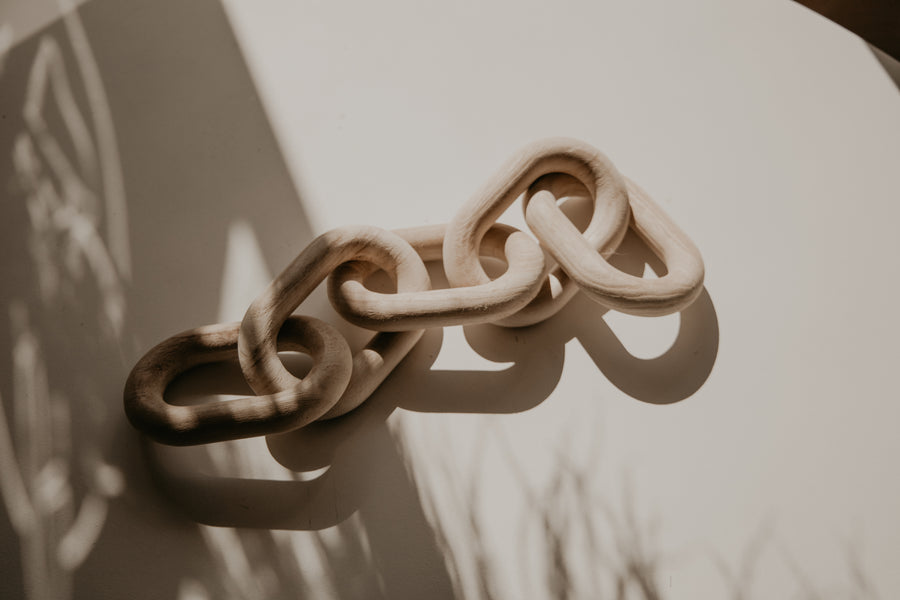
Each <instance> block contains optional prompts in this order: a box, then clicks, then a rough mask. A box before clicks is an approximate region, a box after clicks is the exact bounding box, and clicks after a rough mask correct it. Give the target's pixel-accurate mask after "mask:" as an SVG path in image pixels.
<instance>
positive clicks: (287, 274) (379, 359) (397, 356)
mask: <svg viewBox="0 0 900 600" xmlns="http://www.w3.org/2000/svg"><path fill="white" fill-rule="evenodd" d="M351 260H362V261H367V262H372V263H375V264H376V265H378V266H379V267H381V268H383V269H384V270H386V271H387V272H388V273H389V274H391V275H393V276H394V277H395V280H396V282H397V289H398V291H399V292H401V293H402V292H421V291H425V290H428V289H430V287H431V281H430V279H429V277H428V271H427V269H426V268H425V264H424V263H423V262H422V259H420V258H419V255H418V254H416V252H415V250H413V249H412V247H411V246H410V245H409V244H408V243H407V242H406V241H404V240H403V239H402V238H401V237H399V236H398V235H397V234H395V233H391V232H389V231H386V230H383V229H379V228H377V227H366V226H348V227H341V228H338V229H333V230H331V231H329V232H327V233H324V234H322V235H320V236H319V237H317V238H316V239H314V240H313V241H312V242H311V243H310V244H309V246H307V247H306V248H305V249H304V250H303V251H302V252H301V253H300V254H299V255H298V256H297V258H295V259H294V260H293V261H292V262H291V264H290V265H288V266H287V268H286V269H285V270H284V271H282V272H281V273H280V274H279V275H278V276H277V277H276V278H275V280H274V281H272V283H271V284H270V285H269V286H268V288H266V290H265V291H264V292H263V293H262V294H261V295H260V296H259V297H258V298H257V299H256V300H254V302H253V303H252V304H251V305H250V307H249V308H248V309H247V313H246V314H245V315H244V320H243V322H242V323H241V330H240V335H239V337H238V358H239V359H240V362H241V369H242V371H243V372H244V377H246V379H247V382H248V383H249V384H250V387H251V388H253V390H254V391H255V392H256V393H258V394H266V393H273V392H277V391H279V390H282V389H288V388H290V387H292V386H293V385H295V384H296V383H295V382H296V381H297V379H296V378H295V377H294V376H293V375H291V374H290V373H289V372H288V371H287V369H285V367H284V365H283V364H282V363H281V361H280V360H279V358H278V355H277V353H276V348H275V344H274V340H275V336H276V335H277V332H278V330H279V328H280V327H281V324H282V323H283V322H284V321H285V319H287V317H288V316H289V315H290V314H291V313H292V312H293V311H294V310H296V308H297V307H298V306H299V305H300V303H301V302H303V300H304V299H305V298H306V297H307V296H308V295H309V294H310V293H311V292H312V291H313V289H315V288H316V286H318V285H319V283H321V282H322V281H323V280H324V279H325V278H326V277H327V276H328V274H329V273H331V272H332V271H333V270H334V269H336V268H337V267H338V266H339V265H340V264H341V263H344V262H347V261H351ZM423 333H424V331H423V330H421V329H419V330H414V331H404V332H399V333H377V334H375V337H374V338H373V339H372V340H371V341H370V342H369V344H368V345H367V346H366V347H365V348H363V349H362V350H361V351H359V352H358V353H357V354H356V355H355V356H354V357H353V374H352V376H351V379H350V382H349V384H348V385H347V389H346V391H345V392H344V395H343V396H342V397H341V399H340V400H339V401H338V402H337V404H336V405H335V406H334V407H333V408H332V409H331V410H329V411H328V413H327V414H326V415H325V416H324V418H332V417H336V416H339V415H341V414H344V413H346V412H348V411H350V410H352V409H353V408H356V406H358V405H359V404H361V403H362V402H363V401H365V399H366V398H367V397H368V396H369V394H371V393H372V392H373V391H374V390H375V388H377V387H378V385H380V384H381V382H382V381H383V380H384V378H385V377H387V376H388V375H389V374H390V372H391V371H392V370H393V369H394V367H395V366H396V365H397V363H399V362H400V360H402V359H403V357H404V356H405V355H406V353H408V352H409V350H410V349H411V348H412V347H413V346H414V345H415V344H416V342H418V340H419V339H420V338H421V337H422V334H423Z"/></svg>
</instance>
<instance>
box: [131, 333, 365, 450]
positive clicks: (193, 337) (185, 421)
mask: <svg viewBox="0 0 900 600" xmlns="http://www.w3.org/2000/svg"><path fill="white" fill-rule="evenodd" d="M240 325H241V324H240V323H226V324H218V325H208V326H206V327H198V328H196V329H191V330H189V331H185V332H182V333H179V334H177V335H174V336H172V337H170V338H169V339H167V340H165V341H163V342H162V343H160V344H158V345H157V346H155V347H154V348H152V349H151V350H150V351H149V352H147V354H145V355H144V357H143V358H141V360H140V361H138V363H137V364H136V365H135V366H134V369H132V371H131V374H130V375H129V377H128V381H127V382H126V383H125V392H124V401H125V414H126V415H128V419H129V420H130V421H131V423H132V424H133V425H134V426H135V427H136V428H137V429H139V430H140V431H142V432H144V433H145V434H147V435H148V436H150V437H151V438H153V439H155V440H157V441H159V442H163V443H165V444H172V445H179V446H183V445H192V444H205V443H209V442H218V441H223V440H231V439H237V438H245V437H253V436H258V435H265V434H269V433H278V432H283V431H289V430H292V429H296V428H298V427H302V426H304V425H306V424H308V423H310V422H312V421H313V420H315V419H317V418H319V417H321V416H322V415H323V414H325V413H326V412H327V411H328V410H330V409H331V408H332V407H333V406H334V405H335V403H336V402H337V401H338V399H339V398H340V397H341V394H342V393H343V392H344V389H345V388H346V387H347V383H348V382H349V381H350V376H351V370H352V368H353V367H352V358H351V355H350V348H349V347H348V346H347V342H346V341H345V340H344V337H343V336H342V335H341V334H340V333H339V332H338V331H337V330H335V329H334V328H333V327H331V326H330V325H328V324H327V323H324V322H322V321H320V320H318V319H313V318H311V317H291V318H289V319H287V321H285V323H284V326H283V327H281V330H280V332H279V333H278V340H277V346H278V349H279V350H294V351H300V352H305V353H307V354H310V355H311V356H312V358H313V366H312V368H311V369H310V371H309V373H308V374H307V375H306V377H304V378H303V380H302V381H300V380H298V382H297V384H296V385H293V386H291V387H289V388H287V389H285V390H283V391H278V392H276V393H273V394H268V395H265V396H253V397H248V398H238V399H234V400H224V401H218V402H209V403H207V404H200V405H196V406H174V405H172V404H169V403H167V402H166V401H165V397H164V396H165V390H166V388H167V387H168V385H169V383H171V381H172V380H173V379H174V378H175V377H176V376H177V375H178V374H180V373H183V372H184V371H187V370H188V369H190V368H191V367H194V366H197V365H200V364H204V363H210V362H218V361H225V360H229V359H234V358H237V342H238V331H239V329H240Z"/></svg>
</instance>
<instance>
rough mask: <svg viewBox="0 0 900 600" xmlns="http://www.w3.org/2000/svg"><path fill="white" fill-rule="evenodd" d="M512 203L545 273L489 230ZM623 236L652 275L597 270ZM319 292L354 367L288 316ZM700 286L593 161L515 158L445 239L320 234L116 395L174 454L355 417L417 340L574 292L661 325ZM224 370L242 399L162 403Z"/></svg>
mask: <svg viewBox="0 0 900 600" xmlns="http://www.w3.org/2000/svg"><path fill="white" fill-rule="evenodd" d="M573 178H574V179H573ZM573 193H574V194H583V193H586V194H587V195H588V196H589V197H590V199H591V200H592V202H593V210H592V216H591V220H590V223H589V224H588V226H587V228H586V229H585V231H584V232H583V233H582V232H579V231H578V229H577V228H576V227H575V226H574V225H573V224H572V223H571V221H569V220H568V219H567V218H566V217H565V215H564V214H563V213H562V212H561V211H560V209H559V208H558V200H559V199H560V198H563V197H566V196H569V195H572V194H573ZM523 195H524V210H525V219H526V222H527V223H528V226H529V228H530V229H531V231H532V232H533V233H534V235H535V236H536V237H537V238H538V240H539V241H540V243H541V245H542V246H543V248H544V249H546V251H547V252H548V253H549V254H550V256H551V257H552V260H547V259H546V258H545V255H544V251H543V250H542V249H541V246H538V244H536V243H535V242H534V241H533V240H532V238H531V237H529V236H528V235H526V234H525V233H523V232H521V231H519V230H517V229H515V228H514V227H510V226H508V225H503V224H499V223H497V222H496V220H497V218H498V217H499V216H500V215H501V214H502V213H503V211H504V210H506V208H507V207H508V206H509V205H511V204H512V203H513V202H514V201H515V200H516V199H517V198H518V197H520V196H523ZM629 224H630V226H631V227H632V229H633V230H634V231H635V232H636V233H637V234H638V235H639V236H640V237H641V238H642V239H643V240H644V242H646V244H647V245H648V246H649V247H650V248H651V250H653V252H654V253H656V254H657V256H659V258H660V259H661V260H662V261H663V262H664V263H665V264H666V267H667V269H668V271H667V273H666V274H665V275H664V276H662V277H660V278H657V279H644V278H640V277H634V276H632V275H628V274H626V273H623V272H622V271H619V270H618V269H616V268H615V267H613V266H611V265H610V264H609V263H608V262H607V261H606V257H608V256H609V255H610V254H611V253H613V252H614V251H615V249H616V248H617V247H618V246H619V244H620V243H621V241H622V239H623V237H624V236H625V233H626V231H627V229H628V227H629ZM481 256H490V257H493V258H498V259H501V260H503V261H505V262H506V263H507V265H508V266H507V269H506V271H505V272H504V273H503V274H502V275H501V276H500V277H498V278H496V279H494V280H491V279H490V278H489V277H488V276H487V274H486V273H485V272H484V270H483V268H482V266H481V263H480V260H479V257H481ZM432 260H441V261H442V262H443V265H444V270H445V272H446V274H447V278H448V281H449V283H450V286H451V287H450V288H448V289H441V290H435V289H432V288H431V282H430V279H429V276H428V271H427V269H426V268H425V261H432ZM379 269H382V270H384V271H386V272H387V273H388V274H389V275H390V276H391V277H392V278H393V279H394V281H395V282H396V286H397V291H396V293H391V294H385V293H378V292H374V291H372V290H370V289H368V288H367V287H366V285H365V280H366V278H367V277H368V276H369V275H371V274H372V273H373V272H375V271H377V270H379ZM326 278H327V279H328V280H329V281H328V295H329V298H330V300H331V302H332V304H333V305H334V307H335V309H336V310H337V311H338V313H339V314H340V315H341V316H343V317H344V318H345V319H347V320H348V321H349V322H351V323H353V324H355V325H358V326H360V327H364V328H366V329H370V330H373V331H375V332H377V333H375V335H374V337H373V338H372V339H371V341H370V342H369V343H368V344H367V345H366V346H365V347H364V348H363V349H362V350H360V351H359V352H357V353H356V354H355V355H353V354H351V351H350V349H349V347H348V345H347V342H346V341H345V340H344V338H343V337H342V336H341V334H340V333H338V332H337V331H336V330H335V329H334V328H333V327H331V326H330V325H328V324H326V323H324V322H322V321H319V320H318V319H314V318H311V317H297V316H291V315H292V313H293V312H294V311H295V310H297V308H298V307H300V305H301V303H302V302H303V300H304V299H305V298H306V297H307V296H309V294H310V293H311V292H312V290H313V289H315V288H316V287H317V286H318V285H319V284H320V283H321V282H322V281H324V280H325V279H326ZM702 285H703V261H702V259H701V258H700V253H699V251H698V250H697V248H696V247H695V246H694V244H693V243H692V242H691V240H690V239H689V238H688V237H687V236H686V235H685V234H684V233H683V232H682V231H681V230H680V229H679V228H678V227H677V226H676V225H675V224H674V223H673V222H672V220H671V219H670V218H669V217H668V216H667V215H666V214H665V212H664V211H663V210H662V209H661V208H660V207H659V206H658V205H657V204H656V203H655V202H653V200H652V199H651V198H650V196H649V195H648V194H647V193H646V192H644V191H643V190H641V189H640V188H639V187H638V186H637V185H636V184H634V183H633V182H631V181H630V180H627V179H625V178H624V177H622V175H620V174H619V172H618V171H617V170H616V168H615V167H614V166H613V164H612V162H610V160H609V159H608V158H606V157H605V156H604V155H603V154H602V153H600V152H599V151H597V150H596V149H594V148H592V147H590V146H588V145H586V144H583V143H581V142H578V141H575V140H568V139H551V140H545V141H541V142H538V143H535V144H532V145H531V146H529V147H527V148H525V149H524V150H523V151H522V152H520V153H519V154H518V155H517V156H516V157H515V158H514V159H513V160H512V161H511V162H510V163H508V164H507V165H506V166H505V167H504V168H502V169H501V170H500V171H499V173H498V174H497V175H496V176H495V177H494V178H493V179H492V180H491V181H490V182H488V184H487V185H486V186H485V187H484V188H483V189H482V191H481V192H479V193H478V194H476V195H475V196H474V197H473V198H472V199H471V200H470V201H469V202H468V203H466V204H465V205H463V206H462V207H461V208H460V210H459V211H458V212H457V214H456V216H455V217H454V218H453V220H452V221H450V223H448V224H447V225H438V226H429V227H419V228H412V229H403V230H398V231H394V232H391V231H386V230H383V229H379V228H376V227H367V226H349V227H341V228H338V229H334V230H332V231H329V232H326V233H324V234H322V235H320V236H319V237H317V238H316V239H314V240H313V241H312V242H311V243H310V244H309V245H308V246H307V247H306V248H305V249H304V250H303V251H302V252H301V253H300V254H299V255H298V256H297V258H295V259H294V260H293V261H292V262H291V263H290V264H289V265H288V266H287V267H286V268H285V270H284V271H282V272H281V274H279V275H278V276H277V277H276V278H275V279H274V281H272V283H271V284H270V285H269V286H268V288H266V290H265V291H264V292H263V293H262V294H261V295H260V296H259V297H258V298H257V299H256V300H255V301H254V302H253V303H252V304H251V305H250V307H249V308H248V309H247V313H246V314H245V315H244V319H243V321H242V322H240V323H231V324H220V325H210V326H206V327H199V328H196V329H192V330H189V331H186V332H183V333H180V334H177V335H175V336H172V337H171V338H169V339H167V340H165V341H163V342H162V343H160V344H158V345H157V346H155V347H154V348H152V349H151V350H150V351H149V352H148V353H147V354H146V355H145V356H144V357H143V358H142V359H141V360H140V361H138V363H137V364H136V365H135V367H134V369H133V370H132V372H131V375H130V376H129V378H128V381H127V383H126V385H125V393H124V400H125V412H126V414H127V415H128V418H129V419H130V421H131V423H132V424H133V425H134V426H135V427H136V428H137V429H139V430H140V431H142V432H143V433H145V434H147V435H148V436H150V437H151V438H153V439H155V440H157V441H160V442H163V443H166V444H174V445H184V444H201V443H208V442H214V441H221V440H228V439H236V438H243V437H251V436H258V435H265V434H268V433H275V432H283V431H288V430H291V429H296V428H299V427H303V426H304V425H307V424H309V423H311V422H312V421H314V420H317V419H329V418H333V417H337V416H340V415H343V414H345V413H347V412H349V411H351V410H353V409H354V408H356V407H357V406H359V405H360V404H362V403H363V402H364V401H365V400H366V399H367V398H368V397H369V395H370V394H371V393H372V392H373V391H374V390H375V389H376V388H377V387H378V386H379V385H380V384H381V382H382V381H384V379H385V378H386V377H387V376H388V375H389V374H390V373H391V371H392V370H393V369H394V367H395V366H396V365H397V364H398V363H399V362H400V361H401V360H402V359H403V357H404V356H406V354H407V353H408V352H409V351H410V350H411V349H412V347H413V346H415V344H416V343H417V342H418V341H419V339H420V338H421V337H422V334H423V333H424V331H425V329H426V328H429V327H446V326H450V325H467V324H473V323H486V322H490V323H495V324H497V325H501V326H506V327H522V326H527V325H532V324H534V323H538V322H540V321H543V320H545V319H547V318H549V317H550V316H552V315H553V314H555V313H556V312H557V311H559V310H560V309H561V308H562V307H563V306H564V305H565V304H566V302H568V301H569V300H570V299H571V298H572V296H573V295H574V294H575V293H576V292H577V291H578V290H582V291H583V292H585V293H586V294H587V295H588V296H589V297H590V298H592V299H593V300H595V301H597V302H598V303H600V304H602V305H604V306H606V307H609V308H612V309H615V310H619V311H622V312H627V313H631V314H636V315H664V314H669V313H673V312H677V311H680V310H683V309H684V308H685V307H687V306H688V305H689V304H690V303H691V302H693V301H694V299H696V297H697V296H698V294H699V293H700V291H701V289H702ZM279 349H281V350H299V351H303V352H306V353H308V354H310V355H311V356H312V358H313V366H312V369H311V370H310V372H309V373H308V374H307V375H306V376H305V377H303V378H302V379H298V378H297V377H294V376H293V375H292V374H291V373H289V372H288V371H287V369H286V368H285V367H284V365H283V364H282V363H281V361H280V359H279V358H278V354H277V352H278V350H279ZM235 357H237V358H238V360H239V361H240V366H241V370H242V372H243V374H244V377H245V378H246V380H247V382H248V383H249V384H250V387H251V388H252V389H253V391H254V392H255V393H256V394H258V395H257V396H253V397H248V398H238V399H234V400H225V401H221V402H212V403H206V404H202V405H199V406H174V405H171V404H169V403H167V402H166V401H165V398H164V393H165V390H166V387H167V386H168V384H169V383H170V382H171V381H172V379H173V378H174V377H175V376H176V375H178V374H179V373H181V372H183V371H185V370H187V369H188V368H190V367H192V366H195V365H198V364H201V363H206V362H213V361H220V360H226V359H229V358H235Z"/></svg>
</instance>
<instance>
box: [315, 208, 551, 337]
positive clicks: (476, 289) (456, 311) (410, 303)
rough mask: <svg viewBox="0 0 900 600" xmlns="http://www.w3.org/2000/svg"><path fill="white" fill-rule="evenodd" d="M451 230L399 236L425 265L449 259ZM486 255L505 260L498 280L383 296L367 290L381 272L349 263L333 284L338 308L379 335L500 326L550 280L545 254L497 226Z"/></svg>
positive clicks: (412, 230)
mask: <svg viewBox="0 0 900 600" xmlns="http://www.w3.org/2000/svg"><path fill="white" fill-rule="evenodd" d="M445 232H446V226H445V225H431V226H426V227H414V228H410V229H401V230H397V231H395V233H397V234H398V235H399V236H400V237H402V238H403V239H405V240H406V241H407V242H409V244H410V245H411V246H412V247H413V248H414V249H415V250H416V252H417V253H418V254H419V256H420V257H421V258H422V259H423V260H429V261H433V260H440V259H441V258H442V257H443V242H444V235H445ZM480 254H481V255H482V256H490V257H492V258H497V259H499V260H502V261H505V262H506V263H507V264H508V267H507V269H506V271H505V272H504V273H503V274H502V275H501V276H500V277H498V278H497V279H494V280H492V281H489V282H488V283H485V284H482V285H476V286H467V287H459V288H449V289H442V290H429V291H426V292H414V293H396V294H382V293H378V292H373V291H371V290H369V289H368V288H366V287H365V284H364V281H365V279H366V277H368V276H369V275H371V274H372V273H373V272H374V271H375V270H376V267H375V266H374V265H372V264H371V263H361V262H351V263H345V264H343V265H341V266H340V267H338V268H337V269H335V271H334V272H333V273H332V275H331V277H329V279H328V295H329V297H330V298H331V303H332V304H333V305H334V307H335V309H336V310H337V311H338V312H339V313H340V314H341V316H343V317H344V318H345V319H347V320H348V321H350V322H351V323H353V324H355V325H359V326H360V327H364V328H366V329H373V330H376V331H406V330H409V329H419V328H424V327H448V326H451V325H471V324H475V323H486V322H489V321H496V320H498V319H502V318H503V317H506V316H508V315H511V314H513V313H515V312H517V311H519V310H521V309H522V308H523V307H524V306H525V305H526V304H528V303H529V302H530V301H531V299H532V298H534V296H535V295H536V294H537V293H538V290H539V289H540V287H541V284H542V283H543V280H544V277H543V276H544V272H545V269H544V253H543V251H542V250H541V249H540V248H539V247H538V245H537V244H535V243H534V242H533V241H532V240H531V238H530V237H528V236H527V235H525V234H524V233H522V232H521V231H519V230H518V229H516V228H515V227H510V226H509V225H500V224H494V225H493V226H492V227H491V228H490V229H489V230H488V231H487V233H486V234H485V236H484V238H483V239H482V243H481V250H480Z"/></svg>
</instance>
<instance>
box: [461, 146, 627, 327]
mask: <svg viewBox="0 0 900 600" xmlns="http://www.w3.org/2000/svg"><path fill="white" fill-rule="evenodd" d="M550 173H565V174H568V175H571V176H573V177H575V178H576V179H578V180H579V181H580V182H581V183H582V184H583V185H584V187H585V188H586V189H587V191H588V193H589V194H590V195H591V197H592V198H594V199H595V202H594V210H593V215H592V217H591V222H590V223H589V224H588V226H587V229H585V231H584V234H583V236H582V235H581V234H579V236H581V237H583V240H584V242H585V243H586V244H588V245H589V246H592V247H593V248H595V249H599V251H601V252H611V251H613V250H614V249H615V248H616V247H618V245H619V243H621V241H622V238H623V237H624V236H625V233H626V231H627V229H628V220H629V214H630V211H629V208H628V193H627V192H626V190H625V182H624V180H623V178H622V176H621V175H620V174H619V172H618V171H617V170H616V168H615V166H614V165H613V164H612V162H610V160H609V159H608V158H606V156H604V155H603V153H601V152H600V151H598V150H597V149H596V148H593V147H591V146H589V145H587V144H584V143H582V142H579V141H578V140H570V139H565V138H554V139H548V140H543V141H540V142H537V143H535V144H532V145H530V146H528V147H527V148H525V149H523V150H522V151H521V152H520V153H519V154H518V155H517V156H516V157H515V158H514V159H513V160H512V161H511V162H509V163H508V164H507V165H505V166H504V167H503V168H502V169H501V170H500V171H499V172H498V174H497V175H496V176H495V177H494V178H493V179H491V181H490V182H488V184H487V185H486V186H485V187H484V188H482V190H481V191H480V192H479V193H478V194H476V195H475V196H474V197H473V198H472V199H471V200H469V201H468V202H467V203H466V204H465V205H464V206H462V207H461V208H460V210H458V211H457V213H456V215H455V216H454V218H453V220H451V221H450V223H449V224H448V226H447V234H446V237H445V239H444V269H445V271H446V273H447V279H448V280H449V282H450V284H451V285H452V286H453V287H465V286H475V285H481V284H485V283H487V282H488V281H490V279H489V278H488V276H487V274H486V273H485V272H484V269H483V268H482V267H481V264H480V262H479V260H478V253H479V248H480V246H481V239H482V238H483V236H484V234H485V233H487V231H488V229H489V228H490V226H491V225H492V224H493V223H494V222H496V220H497V218H498V217H500V215H501V214H502V213H503V211H505V210H506V209H507V208H508V207H509V206H510V205H511V204H512V203H513V202H514V201H515V200H516V199H517V198H518V197H519V196H520V195H522V194H523V193H524V192H525V191H526V190H527V189H528V187H529V186H530V185H531V184H532V183H533V182H534V181H535V180H537V179H539V178H540V177H541V176H543V175H547V174H550ZM595 251H596V250H595ZM548 271H549V268H548ZM545 279H546V278H545ZM561 291H562V287H561V286H552V285H551V282H550V281H549V280H547V281H545V282H544V283H543V287H542V289H541V291H540V293H539V295H538V300H537V301H536V304H535V306H534V308H529V307H526V308H524V309H523V311H522V312H520V314H518V315H514V316H512V317H510V318H508V319H506V320H503V321H500V322H499V323H498V324H501V325H508V326H521V325H529V324H532V323H535V322H538V321H540V320H541V319H543V318H546V317H547V316H550V315H551V314H553V312H555V311H556V310H559V308H561V307H562V306H563V304H564V303H565V301H566V300H568V299H569V298H570V297H571V294H572V292H571V290H569V291H567V294H568V296H565V295H562V294H561V293H560V292H561Z"/></svg>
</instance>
